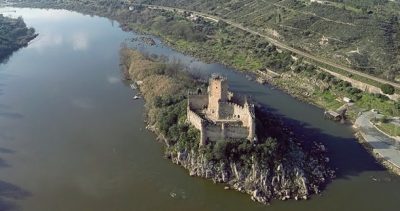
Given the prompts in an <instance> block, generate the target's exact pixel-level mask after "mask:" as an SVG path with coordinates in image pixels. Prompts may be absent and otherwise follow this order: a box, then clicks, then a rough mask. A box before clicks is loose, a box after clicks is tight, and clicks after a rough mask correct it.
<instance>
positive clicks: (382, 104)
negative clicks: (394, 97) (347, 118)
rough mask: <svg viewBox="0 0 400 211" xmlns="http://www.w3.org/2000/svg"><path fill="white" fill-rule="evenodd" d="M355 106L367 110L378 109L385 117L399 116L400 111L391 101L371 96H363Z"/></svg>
mask: <svg viewBox="0 0 400 211" xmlns="http://www.w3.org/2000/svg"><path fill="white" fill-rule="evenodd" d="M355 105H356V106H357V107H359V108H364V109H367V110H370V109H377V110H378V111H379V112H381V113H382V114H384V115H388V116H399V113H400V112H399V110H398V109H396V108H395V106H394V102H393V101H390V100H383V99H379V98H377V97H375V96H373V95H371V94H367V93H365V94H363V95H362V97H361V99H359V100H358V101H356V103H355Z"/></svg>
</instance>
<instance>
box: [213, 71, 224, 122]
mask: <svg viewBox="0 0 400 211" xmlns="http://www.w3.org/2000/svg"><path fill="white" fill-rule="evenodd" d="M208 93H209V100H208V102H209V104H208V113H209V114H210V116H212V117H214V118H215V119H219V118H220V103H221V102H227V101H228V82H227V79H226V78H225V77H222V76H220V75H213V76H212V77H211V78H210V82H209V87H208Z"/></svg>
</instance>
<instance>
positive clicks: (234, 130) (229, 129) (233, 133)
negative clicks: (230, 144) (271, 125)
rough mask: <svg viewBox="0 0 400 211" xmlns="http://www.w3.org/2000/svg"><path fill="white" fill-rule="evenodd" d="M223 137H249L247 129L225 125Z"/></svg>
mask: <svg viewBox="0 0 400 211" xmlns="http://www.w3.org/2000/svg"><path fill="white" fill-rule="evenodd" d="M224 130H225V136H226V137H229V138H244V139H245V138H247V137H248V136H249V130H248V128H245V127H241V126H236V125H225V128H224Z"/></svg>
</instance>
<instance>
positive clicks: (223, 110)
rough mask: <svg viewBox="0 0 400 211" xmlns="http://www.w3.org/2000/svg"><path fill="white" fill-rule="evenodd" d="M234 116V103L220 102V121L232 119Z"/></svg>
mask: <svg viewBox="0 0 400 211" xmlns="http://www.w3.org/2000/svg"><path fill="white" fill-rule="evenodd" d="M233 114H234V106H233V104H232V103H226V102H220V103H219V117H220V119H231V118H233Z"/></svg>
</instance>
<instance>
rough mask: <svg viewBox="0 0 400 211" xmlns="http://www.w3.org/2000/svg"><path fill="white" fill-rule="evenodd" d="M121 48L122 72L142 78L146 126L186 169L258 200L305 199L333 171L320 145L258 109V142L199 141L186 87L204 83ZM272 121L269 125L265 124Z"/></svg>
mask: <svg viewBox="0 0 400 211" xmlns="http://www.w3.org/2000/svg"><path fill="white" fill-rule="evenodd" d="M121 54H122V60H121V62H122V64H123V65H122V67H123V72H124V75H125V76H129V78H130V79H133V80H136V81H141V83H140V84H141V85H140V86H139V89H140V91H141V93H142V94H143V97H144V99H145V102H146V103H145V107H146V111H147V118H146V120H147V123H148V128H149V129H151V130H153V131H154V132H155V133H156V134H158V137H159V139H160V140H162V142H163V143H165V155H166V157H168V158H169V159H171V160H172V162H174V163H176V164H178V165H181V166H183V167H184V168H185V169H187V170H188V171H189V174H190V175H192V176H199V177H203V178H206V179H210V180H213V181H214V182H217V183H224V184H226V189H235V190H238V191H240V192H244V193H248V194H250V195H251V196H252V199H253V200H254V201H258V202H261V203H269V202H270V201H271V200H272V199H280V200H287V199H296V200H300V199H308V198H309V197H310V195H312V194H318V193H320V192H321V191H322V190H323V189H324V187H325V185H326V184H327V183H328V182H329V181H330V180H331V178H332V177H333V174H334V173H333V171H332V170H330V169H329V167H328V161H329V159H328V158H327V157H326V156H325V152H326V149H325V147H324V146H323V145H321V144H317V143H314V142H309V143H300V142H296V137H295V135H294V136H293V137H292V136H291V135H289V134H290V132H289V131H287V128H286V127H285V126H284V125H281V124H282V123H279V120H278V119H275V118H274V117H273V116H272V115H271V114H266V113H264V112H261V110H258V111H256V116H257V117H258V121H257V127H258V128H259V129H258V132H257V136H258V137H259V142H258V143H257V144H254V145H253V144H251V143H250V142H248V141H247V140H224V141H221V142H216V143H213V142H211V143H209V144H207V145H206V146H204V147H202V146H199V145H198V144H199V133H198V131H197V130H196V129H194V128H193V127H191V126H190V125H188V124H187V122H186V93H187V92H188V91H190V90H195V89H196V88H197V87H203V86H205V84H203V83H202V82H199V81H198V80H194V79H193V78H192V77H191V76H190V75H189V74H185V73H184V72H176V71H177V70H179V71H182V68H180V66H179V64H176V63H172V64H171V63H164V62H160V61H159V60H157V58H151V57H149V56H144V55H142V54H140V53H138V52H136V51H133V50H130V49H123V50H122V53H121ZM160 84H162V86H160ZM279 125H280V126H279ZM272 126H273V127H274V128H275V129H274V130H271V129H269V128H271V127H272ZM277 127H278V128H282V130H277V129H276V128H277ZM267 134H273V136H268V135H267Z"/></svg>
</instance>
